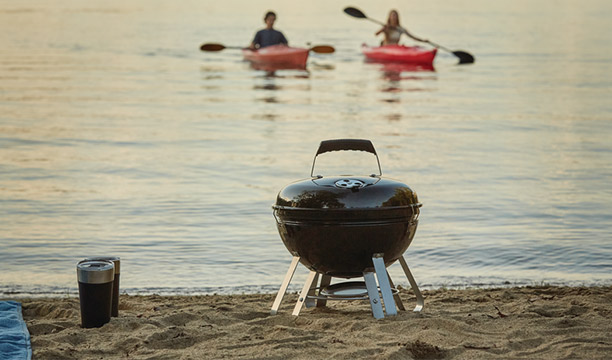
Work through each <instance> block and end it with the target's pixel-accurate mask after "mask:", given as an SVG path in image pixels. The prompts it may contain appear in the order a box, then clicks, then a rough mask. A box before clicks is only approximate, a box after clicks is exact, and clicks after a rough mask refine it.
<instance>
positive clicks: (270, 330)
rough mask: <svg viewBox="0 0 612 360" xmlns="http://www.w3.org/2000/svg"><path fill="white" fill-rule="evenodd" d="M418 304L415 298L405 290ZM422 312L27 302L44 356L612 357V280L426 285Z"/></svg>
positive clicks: (174, 299) (213, 303)
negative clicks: (88, 315) (102, 308)
mask: <svg viewBox="0 0 612 360" xmlns="http://www.w3.org/2000/svg"><path fill="white" fill-rule="evenodd" d="M401 296H402V299H403V301H404V304H405V305H406V306H410V308H412V306H414V298H413V297H412V295H411V293H410V291H407V290H405V289H404V290H402V291H401ZM424 296H425V308H424V310H423V312H422V313H414V312H412V311H410V310H409V311H402V312H400V314H399V315H398V316H396V317H392V318H386V319H383V320H375V319H374V318H372V316H371V312H370V308H369V304H368V303H367V302H364V301H352V302H348V301H335V302H328V307H326V308H310V309H306V308H305V309H303V310H302V313H301V314H300V316H299V317H294V316H292V315H291V310H292V308H293V304H294V302H295V300H296V295H295V294H288V295H287V296H286V297H285V300H284V302H283V305H282V306H281V312H280V313H279V314H278V315H275V316H271V315H270V314H269V308H270V305H271V303H272V301H273V297H274V295H234V296H217V295H215V296H156V295H153V296H129V295H122V296H121V299H120V314H119V317H118V318H113V319H112V320H111V322H110V323H108V324H106V325H104V326H103V327H101V328H97V329H82V328H80V313H79V303H78V299H77V298H63V299H57V298H53V299H19V301H21V302H22V303H23V309H24V310H23V313H24V318H25V320H26V322H27V324H28V328H29V330H30V332H31V335H32V346H33V351H34V358H35V359H220V358H231V359H233V358H245V359H258V358H260V359H263V358H265V359H289V358H295V359H309V360H310V359H498V358H500V359H611V358H612V287H586V288H581V287H576V288H566V287H527V288H511V289H475V290H435V291H425V292H424Z"/></svg>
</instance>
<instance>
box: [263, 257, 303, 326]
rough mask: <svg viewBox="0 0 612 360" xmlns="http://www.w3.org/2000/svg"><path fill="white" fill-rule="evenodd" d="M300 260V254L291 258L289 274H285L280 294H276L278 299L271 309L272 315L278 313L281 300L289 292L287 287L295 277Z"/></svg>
mask: <svg viewBox="0 0 612 360" xmlns="http://www.w3.org/2000/svg"><path fill="white" fill-rule="evenodd" d="M299 261H300V257H299V256H294V257H293V260H291V265H289V269H288V270H287V275H285V279H284V280H283V283H282V284H281V287H280V289H279V290H278V294H276V299H274V304H272V310H270V314H271V315H276V314H277V313H278V308H279V307H280V304H281V302H282V301H283V297H284V296H285V293H286V292H287V287H289V283H290V282H291V279H292V278H293V274H294V273H295V269H296V268H297V265H298V262H299Z"/></svg>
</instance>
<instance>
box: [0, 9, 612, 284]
mask: <svg viewBox="0 0 612 360" xmlns="http://www.w3.org/2000/svg"><path fill="white" fill-rule="evenodd" d="M34 3H35V4H36V6H34V5H32V6H27V7H23V9H22V8H21V7H20V6H19V5H15V4H13V5H7V6H8V7H7V8H6V9H3V10H1V11H0V29H1V30H3V31H0V39H2V40H1V41H2V43H3V53H2V58H1V59H0V82H1V83H2V90H1V91H0V114H1V115H0V134H1V135H0V229H2V230H1V231H0V284H1V285H0V292H2V291H37V292H48V291H58V292H62V291H63V292H65V291H67V290H70V291H74V290H75V281H74V280H75V277H74V266H75V264H76V262H77V261H78V260H79V259H81V258H83V257H85V256H91V255H96V254H110V255H118V256H121V258H122V283H124V284H125V287H124V288H125V289H130V291H142V290H143V289H145V291H150V292H159V293H171V292H215V291H216V292H222V291H225V292H241V291H274V290H275V289H276V288H277V287H278V284H279V283H280V281H281V280H282V277H283V276H284V272H285V270H286V268H287V266H288V262H289V261H290V260H291V259H290V258H291V256H290V254H288V253H287V251H286V249H285V247H284V246H283V244H282V241H281V240H280V238H279V236H278V233H277V230H276V227H275V224H274V219H273V216H272V212H271V207H270V206H271V205H272V203H273V202H274V199H275V198H276V195H277V193H278V191H279V190H280V189H281V188H283V186H285V185H286V184H287V183H288V182H290V181H292V180H295V179H301V178H304V177H307V176H308V174H309V171H310V169H311V165H312V160H313V155H314V152H315V151H316V147H317V146H318V144H319V142H320V141H321V140H324V139H333V138H366V139H371V140H372V141H373V143H374V145H375V146H376V149H377V151H378V153H379V156H380V157H381V159H380V160H381V163H382V164H384V169H383V170H384V172H385V176H389V177H391V178H396V179H399V180H400V181H402V182H405V183H407V184H408V185H409V186H410V187H411V188H413V189H414V190H415V191H416V192H417V193H418V194H419V200H420V201H421V202H423V203H424V207H423V211H422V213H421V216H420V225H419V230H418V231H417V234H416V237H415V239H414V241H413V243H412V245H411V247H410V248H409V249H408V251H407V253H406V258H407V259H408V261H409V262H410V263H411V268H412V269H413V272H414V273H415V277H416V279H417V280H418V281H419V282H420V284H421V285H425V286H426V287H427V286H431V287H436V286H454V285H457V286H461V285H465V286H469V285H472V286H473V285H502V284H504V283H505V282H510V283H513V284H532V283H534V282H551V283H565V284H582V283H587V284H594V283H610V282H612V278H611V276H612V275H610V274H612V264H611V261H610V259H611V258H612V243H611V242H610V239H611V238H612V233H611V232H610V224H611V223H612V215H611V214H612V202H610V201H609V199H610V197H612V187H611V186H612V185H611V183H610V181H609V179H610V177H611V176H612V161H610V154H611V153H612V148H611V146H612V145H611V144H612V142H611V141H610V135H609V134H610V133H612V122H610V121H609V120H610V118H611V117H612V109H611V108H610V102H609V99H608V97H609V94H610V92H611V91H612V88H611V85H610V84H612V81H611V80H610V77H611V76H612V75H611V74H610V72H609V68H610V65H611V61H612V60H611V59H612V56H611V53H610V52H611V51H612V50H610V47H609V37H608V36H607V35H608V34H609V33H610V31H609V19H608V17H607V16H606V14H607V13H609V10H610V7H611V6H612V5H610V4H609V3H606V2H598V3H597V5H596V6H595V5H593V4H591V3H588V2H587V3H584V2H580V1H578V0H569V1H567V2H564V3H563V6H562V7H559V6H557V5H558V4H557V2H556V1H553V0H542V1H538V2H533V3H530V6H529V7H524V6H517V5H514V3H513V2H490V1H485V0H477V1H476V2H474V1H458V2H450V3H445V4H444V11H440V6H441V5H440V4H439V3H436V2H424V3H422V4H420V5H422V6H420V8H419V16H414V17H412V18H411V19H410V21H411V23H414V25H411V26H414V27H415V31H416V30H418V32H419V33H423V34H427V35H428V37H429V38H431V39H435V40H436V41H440V42H441V43H444V44H449V46H457V48H465V49H469V51H470V52H473V53H474V54H475V55H477V57H478V63H476V64H474V65H470V66H456V65H455V64H456V61H457V59H456V58H454V57H453V56H452V55H450V54H438V55H437V57H436V62H435V69H429V68H418V69H413V68H406V67H401V68H397V67H395V65H393V66H391V65H389V64H383V65H381V64H371V63H365V62H364V60H363V56H362V54H361V53H360V51H359V49H360V44H361V43H362V42H364V41H371V42H374V41H375V40H374V36H373V31H375V28H374V26H373V24H368V23H367V22H365V23H363V22H357V21H354V19H350V18H347V19H345V17H346V16H345V15H343V14H342V12H341V10H339V9H338V6H337V4H336V3H333V2H325V1H320V0H315V1H314V2H312V3H308V4H303V6H301V7H298V8H296V7H295V5H294V4H293V3H290V2H275V3H274V4H273V5H274V8H275V9H277V10H278V12H279V13H282V14H283V16H282V18H280V19H279V21H280V23H279V24H278V26H279V27H280V28H282V30H283V31H284V32H285V33H286V34H287V35H289V38H290V41H291V42H292V43H293V44H295V45H296V46H297V45H302V44H305V43H306V42H308V41H311V42H313V43H330V44H332V45H334V46H335V47H336V49H337V52H336V53H334V54H332V55H329V56H326V57H322V56H321V57H319V56H317V55H315V54H313V55H312V56H311V59H310V60H309V63H308V71H303V70H275V71H274V72H273V73H269V72H266V71H265V70H264V71H262V70H255V69H253V68H251V67H250V65H248V64H247V63H245V62H244V61H243V60H242V56H241V54H240V53H239V52H236V51H231V50H226V51H222V52H219V53H202V52H200V51H199V50H197V48H198V46H199V45H200V44H201V43H203V42H205V41H208V40H210V39H223V41H224V42H225V43H227V44H238V45H240V44H244V43H245V39H250V38H251V36H252V34H253V29H254V28H256V27H257V26H260V22H261V19H259V17H258V18H257V19H254V20H253V19H252V18H253V16H252V14H254V13H260V12H261V9H260V6H261V4H259V3H257V2H246V1H244V2H243V1H240V5H241V6H239V7H234V6H231V7H227V6H225V5H224V4H217V3H215V4H214V6H212V3H211V2H209V1H204V2H197V3H190V6H189V7H185V6H178V5H176V4H174V3H171V2H169V1H167V0H160V1H158V2H156V4H159V5H160V6H153V7H152V6H150V4H149V3H148V2H146V1H144V0H134V1H130V2H129V4H128V5H126V4H125V3H124V2H118V1H115V0H111V1H110V2H109V1H107V2H105V3H104V5H103V6H101V8H100V10H103V11H82V10H83V9H81V7H82V6H81V5H79V4H78V3H77V2H71V1H64V0H59V1H55V2H53V4H52V5H51V4H50V3H49V4H47V3H45V2H43V1H37V0H35V1H34ZM377 5H378V7H379V8H391V7H396V6H395V5H394V4H392V3H391V2H386V1H383V2H381V3H377ZM476 9H477V11H476ZM399 10H400V11H401V9H399ZM542 13H547V14H550V15H551V16H548V17H541V16H539V14H542ZM202 14H207V15H206V16H205V19H203V17H202ZM379 15H380V14H379ZM373 16H378V15H377V14H376V13H373ZM382 16H384V14H382ZM382 16H381V17H382ZM407 16H408V15H407ZM313 19H317V23H316V26H313ZM203 20H205V21H203ZM251 21H252V22H251ZM406 21H409V20H408V18H407V19H406ZM509 23H512V24H518V25H520V26H514V27H507V26H504V24H509ZM440 24H444V26H440ZM559 28H563V29H566V32H567V33H568V34H572V36H571V41H569V42H568V41H567V37H559V36H556V35H555V33H553V32H550V31H549V30H550V29H559ZM15 29H19V31H16V30H15ZM451 29H452V31H451ZM455 29H461V30H462V31H455ZM177 39H180V41H177ZM517 39H521V40H520V41H517ZM88 44H89V45H88ZM92 44H95V45H92ZM343 153H345V152H339V156H338V157H337V158H336V157H333V158H331V159H330V160H329V162H328V163H326V164H324V165H325V166H326V167H325V169H324V170H325V172H324V174H329V175H333V174H335V173H338V172H339V171H340V169H341V170H342V171H344V170H345V169H348V171H355V173H356V175H360V174H364V173H365V174H369V173H371V166H370V165H371V164H369V163H361V162H360V158H361V157H359V156H356V157H355V158H354V159H353V158H352V157H350V156H349V157H348V160H347V158H344V157H342V156H340V155H344V154H343ZM346 153H347V155H348V154H350V153H353V152H346ZM356 155H363V154H356ZM362 165H363V166H362ZM361 169H364V170H363V171H361ZM328 170H329V171H328ZM152 264H153V265H152ZM152 266H154V267H152ZM302 270H303V269H301V270H299V271H298V273H297V274H296V277H297V278H300V277H302V278H303V277H304V276H305V273H304V272H301V273H300V271H302ZM390 272H391V273H392V274H391V275H392V276H393V275H394V274H393V273H394V272H396V275H395V276H396V277H397V278H401V276H400V275H401V269H399V270H398V269H395V268H391V269H390ZM152 274H154V275H152ZM299 282H300V280H299V279H296V281H294V283H296V284H299ZM402 285H404V284H402ZM223 289H226V290H223ZM227 289H229V290H227Z"/></svg>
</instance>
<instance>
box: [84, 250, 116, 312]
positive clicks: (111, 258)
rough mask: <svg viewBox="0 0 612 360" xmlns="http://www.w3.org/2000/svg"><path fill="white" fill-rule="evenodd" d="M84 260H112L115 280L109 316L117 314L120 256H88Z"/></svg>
mask: <svg viewBox="0 0 612 360" xmlns="http://www.w3.org/2000/svg"><path fill="white" fill-rule="evenodd" d="M85 260H102V261H112V263H113V264H114V265H115V280H114V281H113V305H112V307H111V316H112V317H117V316H119V275H121V271H120V269H121V258H119V256H94V257H88V258H87V259H85Z"/></svg>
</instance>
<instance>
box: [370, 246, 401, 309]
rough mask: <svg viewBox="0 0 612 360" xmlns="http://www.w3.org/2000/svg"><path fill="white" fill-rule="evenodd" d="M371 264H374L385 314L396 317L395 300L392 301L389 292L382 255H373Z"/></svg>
mask: <svg viewBox="0 0 612 360" xmlns="http://www.w3.org/2000/svg"><path fill="white" fill-rule="evenodd" d="M372 262H373V263H374V270H375V271H376V278H377V279H378V285H379V286H380V293H381V294H382V297H383V302H384V303H385V312H386V313H387V315H397V309H396V308H395V300H393V292H392V291H391V284H390V283H389V276H388V275H387V268H386V267H385V261H384V260H383V254H374V257H373V258H372Z"/></svg>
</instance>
